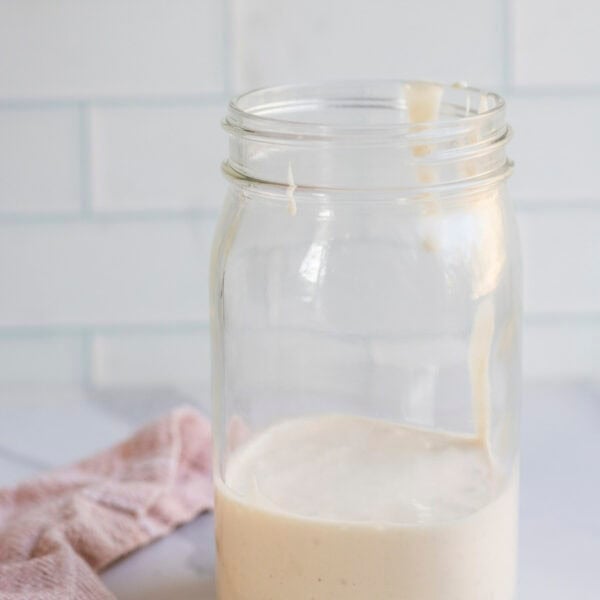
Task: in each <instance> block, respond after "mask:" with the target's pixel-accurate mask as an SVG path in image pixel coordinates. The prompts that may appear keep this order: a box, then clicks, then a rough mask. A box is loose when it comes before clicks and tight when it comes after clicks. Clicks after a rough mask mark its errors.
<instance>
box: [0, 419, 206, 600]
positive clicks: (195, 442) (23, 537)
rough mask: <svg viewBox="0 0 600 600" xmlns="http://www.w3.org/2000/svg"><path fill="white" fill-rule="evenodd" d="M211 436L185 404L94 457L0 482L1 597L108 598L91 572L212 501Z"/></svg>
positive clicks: (24, 599) (39, 599)
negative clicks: (14, 482)
mask: <svg viewBox="0 0 600 600" xmlns="http://www.w3.org/2000/svg"><path fill="white" fill-rule="evenodd" d="M210 438H211V434H210V426H209V424H208V421H207V420H206V419H205V418H204V417H203V416H202V415H201V414H200V413H198V412H197V411H196V410H194V409H192V408H188V407H183V408H179V409H176V410H175V411H173V412H172V413H171V414H169V415H167V416H165V417H163V418H162V419H160V420H159V421H157V422H156V423H153V424H151V425H149V426H147V427H145V428H143V429H141V430H140V431H139V432H138V433H136V434H135V435H134V436H133V437H132V438H130V439H129V440H127V441H125V442H123V443H121V444H119V445H118V446H115V447H113V448H111V449H109V450H106V451H104V452H101V453H100V454H98V455H96V456H94V457H93V458H90V459H87V460H84V461H82V462H80V463H77V464H75V465H73V466H70V467H66V468H63V469H59V470H56V471H53V472H50V473H48V474H45V475H42V476H41V477H38V478H37V479H34V480H32V481H30V482H26V483H23V484H21V485H19V486H17V487H16V488H12V489H0V600H82V599H93V600H96V599H97V600H100V599H102V600H108V599H114V595H113V594H111V593H110V592H109V591H108V590H107V589H106V588H105V587H104V586H103V585H102V583H101V582H100V580H99V579H98V577H97V576H96V573H95V572H97V571H100V570H102V569H103V568H104V567H106V566H107V565H109V564H110V563H112V562H113V561H115V560H117V559H118V558H120V557H122V556H124V555H125V554H127V553H129V552H131V551H132V550H135V549H136V548H139V547H140V546H143V545H144V544H147V543H148V542H150V541H151V540H153V539H155V538H157V537H160V536H162V535H164V534H166V533H167V532H169V531H170V530H171V529H173V528H174V527H176V526H177V525H179V524H181V523H184V522H186V521H189V520H190V519H192V518H193V517H194V516H196V515H197V514H198V513H200V512H202V511H204V510H207V509H209V508H211V507H212V503H213V492H212V482H211V457H210Z"/></svg>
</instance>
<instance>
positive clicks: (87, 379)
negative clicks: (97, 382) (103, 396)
mask: <svg viewBox="0 0 600 600" xmlns="http://www.w3.org/2000/svg"><path fill="white" fill-rule="evenodd" d="M80 337H81V340H80V341H81V350H80V353H81V357H80V360H81V385H82V386H83V387H91V386H92V381H93V378H92V359H93V356H92V355H93V346H92V345H93V342H94V337H93V334H92V332H91V331H84V332H83V333H81V336H80Z"/></svg>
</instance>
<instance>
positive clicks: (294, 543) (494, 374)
mask: <svg viewBox="0 0 600 600" xmlns="http://www.w3.org/2000/svg"><path fill="white" fill-rule="evenodd" d="M504 113H505V111H504V102H503V100H502V99H501V98H500V97H499V96H497V95H496V94H493V93H487V92H483V91H480V90H476V89H472V88H466V87H461V86H443V85H438V84H434V83H425V82H357V83H341V84H329V85H322V86H287V87H278V88H271V89H264V90H259V91H255V92H251V93H248V94H245V95H243V96H240V97H239V98H237V99H236V100H234V101H233V102H232V103H231V104H230V107H229V112H228V115H227V118H226V120H225V123H224V126H225V129H226V130H227V132H228V134H229V136H230V153H229V159H228V160H227V161H226V163H225V165H224V171H225V174H226V176H227V178H228V180H229V183H230V185H229V191H228V194H227V198H226V200H225V205H224V208H223V211H222V214H221V219H220V223H219V225H218V228H217V233H216V237H215V240H214V247H213V256H212V265H211V324H212V325H211V327H212V332H211V333H212V368H213V396H214V434H215V486H216V541H217V580H218V583H217V586H218V597H219V600H265V599H267V598H268V599H272V600H331V599H333V598H339V599H344V600H483V599H484V598H486V599H489V600H492V599H493V600H510V599H512V598H514V593H515V592H514V589H515V570H516V540H517V495H518V420H519V416H518V415H519V394H520V332H521V281H520V259H519V243H518V236H517V232H516V225H515V218H514V214H513V210H512V206H511V204H510V202H509V200H508V198H507V196H506V185H505V182H506V178H507V176H508V174H509V172H510V168H511V164H510V162H509V161H508V160H507V158H506V154H505V146H506V142H507V139H508V137H509V130H508V128H507V125H506V123H505V115H504Z"/></svg>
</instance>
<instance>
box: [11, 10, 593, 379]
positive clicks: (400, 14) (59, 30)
mask: <svg viewBox="0 0 600 600" xmlns="http://www.w3.org/2000/svg"><path fill="white" fill-rule="evenodd" d="M599 28H600V9H599V8H598V5H597V3H596V2H595V0H575V2H574V3H573V2H570V3H568V4H567V3H566V2H565V1H564V0H555V1H553V2H550V3H547V2H545V3H544V2H541V0H523V1H519V2H515V1H514V0H458V1H457V2H442V1H441V0H424V1H423V2H420V3H411V4H407V3H405V2H397V1H396V0H381V1H380V2H377V3H367V2H364V1H363V0H332V1H331V2H321V1H318V0H306V1H305V2H300V3H299V2H292V1H291V0H146V1H145V2H137V1H135V0H56V1H55V2H51V3H49V2H43V1H41V0H23V1H20V2H8V1H6V2H3V1H0V56H1V57H2V60H1V62H0V280H1V281H2V285H3V293H2V294H0V382H22V381H33V382H41V383H46V382H47V383H50V382H54V383H73V382H83V383H86V384H89V385H93V386H98V387H111V386H112V387H114V386H128V387H130V386H136V385H140V386H148V385H161V386H164V385H172V386H179V387H183V388H186V389H187V388H188V387H189V386H192V387H193V386H196V385H198V386H200V387H198V388H195V387H194V389H206V386H207V382H208V379H209V351H208V329H207V323H208V309H207V272H208V260H209V249H210V240H211V236H212V232H213V227H214V223H215V220H216V216H217V212H218V208H219V205H220V202H221V198H222V197H223V194H224V190H225V182H224V181H223V179H222V177H221V174H220V171H219V164H220V162H221V160H222V158H223V157H224V156H225V153H226V146H227V140H226V136H225V134H224V133H222V132H221V130H220V119H221V117H222V116H223V114H224V111H225V106H226V102H227V99H228V97H229V96H230V95H231V94H232V93H234V92H236V91H240V90H243V89H247V88H252V87H256V86H259V85H267V84H277V83H284V82H291V81H300V80H313V81H314V80H323V79H342V78H358V77H371V78H373V77H398V78H410V77H421V78H433V79H441V80H444V81H450V82H451V81H456V80H468V81H469V82H471V83H473V84H477V85H482V86H489V87H492V88H494V89H499V90H500V91H501V92H503V93H504V94H505V95H506V96H507V98H508V102H509V116H510V120H511V122H512V124H513V126H514V129H515V132H516V135H515V138H514V141H513V142H512V144H511V153H512V155H513V157H514V158H515V161H516V167H517V168H516V171H515V176H514V179H513V180H512V183H511V190H512V194H513V196H514V198H515V201H516V205H517V207H518V216H519V221H520V225H521V233H522V238H523V248H524V267H525V282H526V285H525V313H526V314H525V348H524V350H525V357H524V366H525V374H526V375H527V376H530V377H534V378H549V377H550V378H554V377H570V378H594V377H596V378H597V377H598V375H599V374H600V369H599V365H600V177H598V169H597V162H598V160H599V159H600V142H599V140H600V111H598V108H597V107H598V105H599V102H600V69H599V68H598V66H597V61H596V57H597V56H598V55H599V54H600V37H598V36H597V35H596V32H597V31H598V30H599ZM190 389H191V388H190Z"/></svg>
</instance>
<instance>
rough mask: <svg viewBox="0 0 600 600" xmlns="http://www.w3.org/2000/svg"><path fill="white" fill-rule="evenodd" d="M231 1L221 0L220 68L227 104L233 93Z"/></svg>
mask: <svg viewBox="0 0 600 600" xmlns="http://www.w3.org/2000/svg"><path fill="white" fill-rule="evenodd" d="M231 2H232V0H221V3H222V4H221V6H222V16H221V18H222V19H223V31H222V33H223V46H222V54H223V56H222V68H223V88H224V90H223V91H224V95H225V101H226V102H228V101H229V99H230V97H231V95H232V93H233V67H234V65H233V47H232V45H233V10H232V9H233V7H232V6H231Z"/></svg>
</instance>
